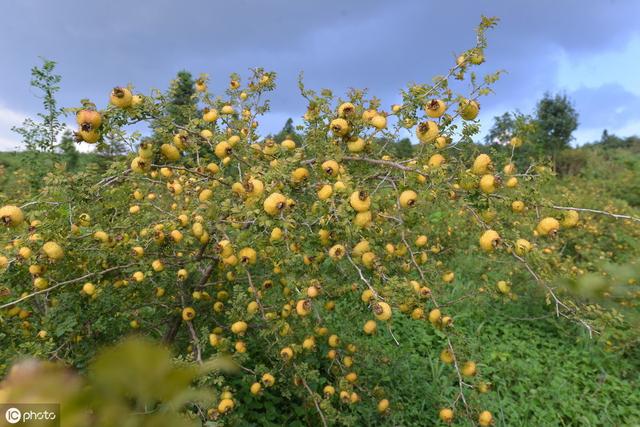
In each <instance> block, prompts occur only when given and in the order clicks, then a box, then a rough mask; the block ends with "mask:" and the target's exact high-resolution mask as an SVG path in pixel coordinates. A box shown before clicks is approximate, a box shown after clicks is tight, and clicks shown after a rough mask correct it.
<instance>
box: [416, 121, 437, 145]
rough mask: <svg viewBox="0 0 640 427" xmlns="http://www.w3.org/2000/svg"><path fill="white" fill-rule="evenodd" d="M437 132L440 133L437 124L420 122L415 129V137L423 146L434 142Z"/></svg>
mask: <svg viewBox="0 0 640 427" xmlns="http://www.w3.org/2000/svg"><path fill="white" fill-rule="evenodd" d="M438 132H440V129H439V128H438V124H437V123H436V122H434V121H431V120H427V121H425V122H422V123H420V124H419V125H418V127H416V136H417V137H418V139H419V140H420V142H422V143H425V144H426V143H428V142H431V141H434V140H435V139H436V137H437V136H438Z"/></svg>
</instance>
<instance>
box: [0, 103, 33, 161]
mask: <svg viewBox="0 0 640 427" xmlns="http://www.w3.org/2000/svg"><path fill="white" fill-rule="evenodd" d="M26 117H27V116H26V115H24V114H22V113H21V112H19V111H15V110H12V109H11V108H8V107H5V106H4V105H2V104H0V151H13V150H16V149H17V148H19V147H20V145H21V143H20V138H19V135H18V134H16V133H15V132H13V131H12V130H11V128H12V127H13V126H18V125H20V124H22V121H23V120H24V119H25V118H26Z"/></svg>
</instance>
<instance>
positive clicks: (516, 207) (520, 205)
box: [511, 200, 525, 213]
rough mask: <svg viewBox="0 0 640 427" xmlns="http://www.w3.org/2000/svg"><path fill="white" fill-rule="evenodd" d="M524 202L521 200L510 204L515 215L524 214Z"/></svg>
mask: <svg viewBox="0 0 640 427" xmlns="http://www.w3.org/2000/svg"><path fill="white" fill-rule="evenodd" d="M524 207H525V206H524V202H523V201H521V200H515V201H513V202H511V210H512V211H513V212H515V213H522V212H524Z"/></svg>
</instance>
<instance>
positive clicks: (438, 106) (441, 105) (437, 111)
mask: <svg viewBox="0 0 640 427" xmlns="http://www.w3.org/2000/svg"><path fill="white" fill-rule="evenodd" d="M446 109H447V104H446V103H445V102H444V101H442V100H440V99H433V100H431V101H429V102H427V104H426V105H425V106H424V111H425V113H427V116H429V117H431V118H434V119H437V118H438V117H440V116H442V115H443V114H444V112H445V111H446Z"/></svg>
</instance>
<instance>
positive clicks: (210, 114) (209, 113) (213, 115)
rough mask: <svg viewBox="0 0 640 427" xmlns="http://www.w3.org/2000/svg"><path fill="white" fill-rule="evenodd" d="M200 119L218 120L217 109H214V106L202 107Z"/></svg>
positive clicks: (206, 120) (207, 120)
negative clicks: (202, 112)
mask: <svg viewBox="0 0 640 427" xmlns="http://www.w3.org/2000/svg"><path fill="white" fill-rule="evenodd" d="M202 119H203V120H204V121H205V122H209V123H211V122H215V121H216V120H218V110H216V109H215V108H212V109H208V108H205V109H204V114H203V115H202Z"/></svg>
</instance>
